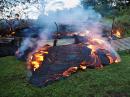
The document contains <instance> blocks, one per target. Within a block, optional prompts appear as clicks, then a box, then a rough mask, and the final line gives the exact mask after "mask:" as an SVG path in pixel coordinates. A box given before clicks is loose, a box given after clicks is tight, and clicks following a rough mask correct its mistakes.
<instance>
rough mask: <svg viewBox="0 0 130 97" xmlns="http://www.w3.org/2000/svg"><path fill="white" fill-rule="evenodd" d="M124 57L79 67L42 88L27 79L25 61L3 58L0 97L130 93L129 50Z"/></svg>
mask: <svg viewBox="0 0 130 97" xmlns="http://www.w3.org/2000/svg"><path fill="white" fill-rule="evenodd" d="M121 58H122V62H121V63H118V64H113V65H109V66H106V67H104V68H103V69H98V70H96V69H87V70H85V71H83V72H82V71H79V72H77V73H75V74H73V75H71V76H70V77H68V78H67V79H63V80H60V81H57V82H55V83H53V84H51V85H49V86H47V87H43V88H38V87H35V86H32V85H31V84H29V83H28V82H27V81H26V64H25V63H24V62H21V61H18V60H17V59H16V58H15V57H4V58H0V97H130V54H124V53H121Z"/></svg>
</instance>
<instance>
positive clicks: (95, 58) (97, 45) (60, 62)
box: [27, 38, 121, 86]
mask: <svg viewBox="0 0 130 97" xmlns="http://www.w3.org/2000/svg"><path fill="white" fill-rule="evenodd" d="M120 61H121V59H120V57H119V56H118V54H117V53H116V52H115V51H114V50H113V49H112V47H111V46H110V45H109V44H108V43H107V42H105V41H104V40H102V39H100V38H89V40H88V41H86V42H85V43H79V44H69V45H62V46H54V47H53V46H49V45H45V46H43V47H41V48H39V49H38V50H36V51H35V52H33V53H30V54H29V57H28V61H27V64H28V69H29V70H30V71H31V72H32V75H31V77H30V80H29V81H30V83H32V84H34V85H37V86H46V85H47V84H48V83H50V82H52V81H55V80H58V79H60V78H62V77H68V76H70V75H71V74H72V73H75V72H76V71H78V70H79V69H81V70H85V69H87V68H96V69H100V68H103V67H104V66H105V65H108V64H113V63H118V62H120Z"/></svg>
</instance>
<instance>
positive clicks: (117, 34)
mask: <svg viewBox="0 0 130 97" xmlns="http://www.w3.org/2000/svg"><path fill="white" fill-rule="evenodd" d="M115 36H116V37H118V38H121V32H120V31H119V30H117V31H116V33H115Z"/></svg>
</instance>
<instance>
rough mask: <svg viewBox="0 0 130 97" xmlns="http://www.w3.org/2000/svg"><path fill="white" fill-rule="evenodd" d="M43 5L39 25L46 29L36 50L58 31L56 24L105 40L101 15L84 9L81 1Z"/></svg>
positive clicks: (47, 1) (49, 0)
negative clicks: (69, 26) (68, 26)
mask: <svg viewBox="0 0 130 97" xmlns="http://www.w3.org/2000/svg"><path fill="white" fill-rule="evenodd" d="M41 5H42V6H43V7H44V10H42V11H41V14H40V16H39V18H38V20H37V23H38V25H40V26H43V27H44V29H43V30H42V31H41V33H40V34H39V37H40V38H39V40H38V41H37V47H36V48H39V47H41V46H43V45H45V44H46V40H48V37H49V36H51V34H52V32H55V31H56V25H55V22H56V23H57V24H58V25H60V24H63V25H71V26H73V27H74V29H75V30H76V31H78V32H86V31H87V33H88V32H89V34H88V36H89V37H91V38H94V37H96V38H97V37H98V38H100V39H103V40H104V38H102V23H101V22H100V21H101V20H102V17H101V15H100V14H99V13H97V12H96V11H95V10H94V9H93V8H92V7H88V8H87V9H84V8H83V6H81V0H44V1H43V0H42V1H41ZM26 41H27V40H25V42H24V43H25V45H23V46H24V48H27V47H28V46H26V43H27V42H26ZM104 41H105V40H104ZM106 44H107V42H106ZM106 44H105V45H106ZM107 46H108V45H107ZM108 47H110V45H109V46H108ZM22 48H23V47H22ZM110 48H111V47H110ZM24 50H25V49H24Z"/></svg>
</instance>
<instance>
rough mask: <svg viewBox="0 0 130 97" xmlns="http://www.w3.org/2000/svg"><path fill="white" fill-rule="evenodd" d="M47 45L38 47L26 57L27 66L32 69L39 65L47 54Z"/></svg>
mask: <svg viewBox="0 0 130 97" xmlns="http://www.w3.org/2000/svg"><path fill="white" fill-rule="evenodd" d="M48 48H49V46H47V47H46V46H45V47H41V48H39V49H38V50H37V51H36V52H35V53H32V54H30V55H29V57H28V62H27V64H28V68H29V69H31V68H32V69H33V70H34V71H35V70H36V69H38V68H39V67H40V65H41V64H42V62H43V61H44V59H45V56H46V55H47V54H48Z"/></svg>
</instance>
